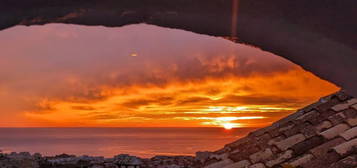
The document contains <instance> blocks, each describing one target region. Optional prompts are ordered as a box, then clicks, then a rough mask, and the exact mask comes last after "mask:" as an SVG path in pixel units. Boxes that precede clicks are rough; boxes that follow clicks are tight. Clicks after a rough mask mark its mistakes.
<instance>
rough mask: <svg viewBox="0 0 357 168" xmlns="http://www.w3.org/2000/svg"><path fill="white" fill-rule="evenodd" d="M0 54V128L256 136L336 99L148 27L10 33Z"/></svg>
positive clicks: (270, 69) (234, 54) (211, 42)
mask: <svg viewBox="0 0 357 168" xmlns="http://www.w3.org/2000/svg"><path fill="white" fill-rule="evenodd" d="M13 46H16V47H13ZM0 50H1V51H2V56H1V57H2V60H1V62H0V69H1V71H0V75H1V76H2V77H3V78H1V79H0V105H1V107H2V109H1V111H0V114H1V115H2V116H3V117H2V118H1V119H0V122H1V123H2V124H0V126H129V127H133V126H135V127H136V126H145V127H162V126H172V127H174V126H175V127H176V126H181V127H182V126H185V127H195V126H203V127H205V126H221V127H225V128H232V127H246V126H252V127H255V126H264V125H267V124H269V123H271V122H272V121H274V120H277V119H279V118H281V117H282V116H285V115H287V114H289V113H291V112H293V111H294V110H296V109H297V108H299V107H302V106H304V105H306V104H308V103H311V102H313V101H315V100H316V99H318V98H319V97H321V96H323V95H327V94H329V93H331V92H334V91H337V89H338V88H337V87H335V86H334V85H332V84H330V83H328V82H326V81H323V80H321V79H319V78H317V77H315V76H314V75H312V74H311V73H309V72H306V71H304V70H303V69H301V68H300V67H298V66H296V65H294V64H292V63H291V62H288V61H286V60H284V59H282V58H280V57H278V56H275V55H273V54H270V53H267V52H263V51H261V50H259V49H256V48H252V47H249V46H244V45H239V44H234V43H232V42H229V41H226V40H224V39H221V38H214V37H208V36H202V35H196V34H193V33H189V32H184V31H179V30H170V29H164V28H159V27H155V26H149V25H133V26H127V27H123V28H102V27H83V26H69V25H57V24H56V25H47V26H34V27H28V28H25V27H15V28H12V29H9V30H6V31H2V32H0Z"/></svg>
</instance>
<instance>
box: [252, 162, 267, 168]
mask: <svg viewBox="0 0 357 168" xmlns="http://www.w3.org/2000/svg"><path fill="white" fill-rule="evenodd" d="M249 168H266V167H265V165H264V164H263V163H257V164H254V165H251V166H249Z"/></svg>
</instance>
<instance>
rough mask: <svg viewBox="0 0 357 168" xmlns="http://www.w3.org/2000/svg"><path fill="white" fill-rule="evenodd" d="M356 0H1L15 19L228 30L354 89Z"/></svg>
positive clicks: (3, 16) (7, 19) (0, 22)
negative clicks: (142, 24)
mask: <svg viewBox="0 0 357 168" xmlns="http://www.w3.org/2000/svg"><path fill="white" fill-rule="evenodd" d="M356 6H357V1H355V0H313V1H312V0H298V1H289V0H264V1H261V0H0V30H1V29H6V28H9V27H11V26H15V25H38V24H47V23H70V24H82V25H103V26H123V25H128V24H135V23H148V24H154V25H158V26H163V27H169V28H178V29H183V30H187V31H192V32H196V33H201V34H207V35H212V36H220V37H227V38H229V39H233V40H234V41H236V42H239V43H246V44H249V45H253V46H257V47H259V48H261V49H263V50H266V51H269V52H272V53H275V54H277V55H280V56H283V57H285V58H287V59H289V60H291V61H293V62H295V63H296V64H299V65H301V66H302V67H304V68H305V69H307V70H309V71H311V72H313V73H315V74H316V75H318V76H320V77H322V78H324V79H327V80H329V81H331V82H334V83H335V84H337V85H339V86H341V87H342V88H344V89H345V90H347V91H348V92H349V93H351V94H352V95H354V96H357V88H356V87H355V85H356V83H357V78H356V76H357V66H356V62H357V52H356V50H357V45H356V44H357V20H356V19H355V18H356V17H357V10H356Z"/></svg>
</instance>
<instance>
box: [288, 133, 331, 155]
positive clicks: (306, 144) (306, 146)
mask: <svg viewBox="0 0 357 168" xmlns="http://www.w3.org/2000/svg"><path fill="white" fill-rule="evenodd" d="M322 143H324V138H323V137H321V136H315V137H312V138H309V139H307V140H305V141H302V142H300V143H298V144H296V145H294V146H293V147H291V149H292V150H293V151H294V154H295V155H301V154H304V153H305V152H307V151H309V150H310V149H312V148H314V147H316V146H319V145H321V144H322Z"/></svg>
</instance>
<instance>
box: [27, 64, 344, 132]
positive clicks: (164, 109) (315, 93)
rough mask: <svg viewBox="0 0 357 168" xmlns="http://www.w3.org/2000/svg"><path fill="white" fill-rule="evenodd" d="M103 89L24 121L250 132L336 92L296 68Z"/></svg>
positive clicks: (42, 107)
mask: <svg viewBox="0 0 357 168" xmlns="http://www.w3.org/2000/svg"><path fill="white" fill-rule="evenodd" d="M307 81H308V82H307ZM306 82H307V83H306ZM287 88H289V89H287ZM102 89H103V90H101V91H100V92H101V93H102V96H103V98H102V99H98V100H92V101H70V100H53V101H51V100H48V99H43V100H42V101H41V102H40V103H39V104H38V106H39V108H38V109H39V110H38V111H28V112H27V113H26V116H27V117H28V118H31V120H33V121H37V122H38V123H53V124H54V126H70V125H73V124H74V125H76V126H121V127H132V126H134V127H136V126H145V127H162V126H171V127H179V126H184V127H197V126H200V127H224V128H235V127H255V126H264V125H267V124H269V123H271V122H272V121H274V120H277V119H279V118H281V117H283V116H285V115H287V114H289V113H291V112H293V111H295V110H297V109H298V108H299V107H302V106H305V105H307V104H309V103H311V102H313V101H315V100H317V99H318V98H319V97H320V96H321V95H323V94H325V93H326V92H333V91H335V90H336V89H337V88H335V87H334V86H332V85H331V84H328V83H326V82H324V81H322V80H320V79H318V78H316V77H314V76H313V75H312V74H310V73H308V72H305V71H303V70H302V69H300V68H296V69H293V70H290V71H289V72H286V73H277V74H274V75H269V76H260V75H255V76H250V77H245V78H238V77H234V76H231V77H225V78H222V79H221V78H207V79H205V80H198V81H191V82H179V81H172V82H169V83H167V84H166V85H161V86H156V85H133V86H125V87H118V88H117V87H114V88H109V87H107V88H102ZM212 89H217V91H215V92H211V90H212ZM212 97H214V98H212Z"/></svg>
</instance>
